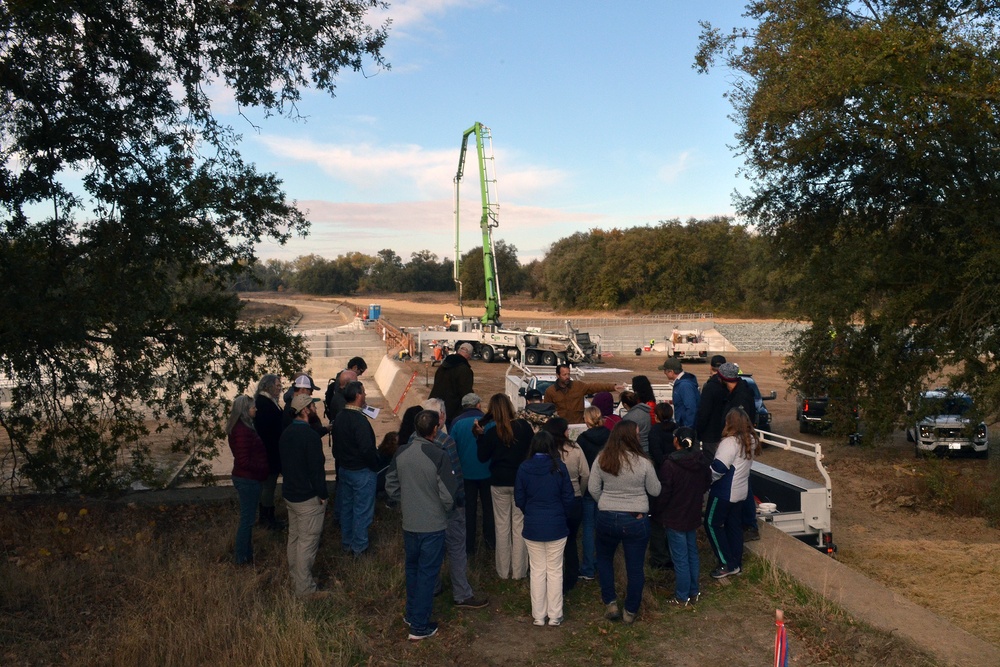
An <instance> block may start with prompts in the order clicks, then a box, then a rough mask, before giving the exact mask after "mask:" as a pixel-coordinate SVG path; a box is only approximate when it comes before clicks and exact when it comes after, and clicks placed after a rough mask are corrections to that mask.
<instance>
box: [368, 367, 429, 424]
mask: <svg viewBox="0 0 1000 667" xmlns="http://www.w3.org/2000/svg"><path fill="white" fill-rule="evenodd" d="M375 383H376V384H378V387H379V390H381V392H382V396H383V397H384V398H385V404H386V409H387V410H390V411H392V412H394V413H395V414H396V416H399V417H401V416H402V414H403V412H405V411H406V409H407V408H409V407H411V406H414V405H418V404H419V403H420V402H422V401H423V400H424V399H426V398H427V394H428V393H430V392H429V390H428V389H427V387H426V386H424V382H423V378H421V377H420V373H419V372H418V373H417V374H416V377H414V373H413V372H412V371H410V370H408V369H407V368H406V367H405V366H404V365H403V364H402V363H400V362H399V361H396V360H395V359H392V358H390V357H383V358H382V359H381V360H380V362H379V366H378V370H376V371H375ZM397 406H398V410H397Z"/></svg>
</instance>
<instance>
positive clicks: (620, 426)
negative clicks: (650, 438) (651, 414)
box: [597, 421, 647, 477]
mask: <svg viewBox="0 0 1000 667" xmlns="http://www.w3.org/2000/svg"><path fill="white" fill-rule="evenodd" d="M598 457H599V458H598V459H597V464H598V465H600V466H601V470H603V471H604V472H606V473H608V474H609V475H612V476H614V477H617V476H618V473H620V472H621V471H622V467H623V466H624V467H627V468H628V469H629V470H632V459H633V458H635V457H640V458H647V457H646V454H645V453H643V451H642V446H641V445H640V444H639V425H638V424H636V423H635V422H629V421H620V422H618V423H617V424H615V427H614V428H613V429H611V435H610V436H609V437H608V444H606V445H604V449H602V450H601V453H600V454H599V455H598Z"/></svg>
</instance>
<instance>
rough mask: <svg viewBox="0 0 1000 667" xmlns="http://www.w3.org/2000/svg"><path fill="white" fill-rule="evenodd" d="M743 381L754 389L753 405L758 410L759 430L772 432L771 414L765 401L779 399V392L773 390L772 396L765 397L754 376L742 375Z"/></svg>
mask: <svg viewBox="0 0 1000 667" xmlns="http://www.w3.org/2000/svg"><path fill="white" fill-rule="evenodd" d="M740 377H741V378H743V380H744V381H745V382H746V383H747V384H748V385H750V388H751V389H753V403H754V406H755V407H756V408H757V429H758V430H761V431H770V430H771V413H770V412H769V411H768V409H767V407H766V406H765V405H764V401H773V400H774V399H776V398H778V392H776V391H774V390H772V391H771V393H770V394H768V395H767V396H764V395H762V394H761V392H760V387H758V386H757V381H756V380H754V379H753V376H752V375H750V374H747V373H744V374H741V375H740Z"/></svg>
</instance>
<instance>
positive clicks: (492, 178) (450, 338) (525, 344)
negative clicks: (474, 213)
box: [419, 123, 600, 366]
mask: <svg viewBox="0 0 1000 667" xmlns="http://www.w3.org/2000/svg"><path fill="white" fill-rule="evenodd" d="M470 137H474V138H475V141H476V156H477V158H478V168H479V193H480V198H481V200H482V215H481V216H480V219H479V227H480V231H481V232H482V237H483V280H484V281H485V287H486V299H485V312H484V313H483V315H482V317H480V318H478V319H476V318H468V317H464V306H463V304H462V297H463V294H462V280H461V273H460V271H461V265H460V262H461V248H460V231H461V224H460V203H461V199H460V187H461V182H462V177H463V176H464V174H465V158H466V154H467V152H468V148H469V138H470ZM454 183H455V275H454V278H455V286H456V289H457V291H458V304H459V308H460V309H461V311H460V312H461V313H462V316H459V317H449V323H448V327H447V330H446V331H421V332H420V335H419V338H420V344H421V349H422V348H423V345H424V342H425V341H431V340H434V341H437V342H438V344H448V346H449V347H451V348H452V349H455V348H456V347H457V346H458V345H461V344H462V343H470V344H471V345H472V346H473V348H474V349H475V353H476V354H477V355H479V357H480V358H481V359H482V360H483V361H485V362H487V363H489V362H492V361H494V360H496V359H498V358H503V359H507V360H510V361H517V360H523V361H524V363H526V364H532V365H534V364H540V365H544V366H555V365H556V364H559V363H580V362H584V361H597V359H598V358H599V357H600V351H599V348H598V345H597V343H596V342H595V341H592V340H591V338H590V336H589V335H588V334H586V333H582V332H580V331H577V330H576V329H574V328H573V327H572V325H571V324H570V322H569V320H567V321H566V322H565V325H566V331H565V332H552V331H541V330H537V331H536V330H534V329H530V330H529V329H523V330H522V329H512V328H504V326H503V324H502V323H501V321H500V305H501V299H500V280H499V276H498V275H497V262H496V253H495V249H494V246H493V229H494V228H495V227H497V226H499V224H500V223H499V213H500V202H499V199H498V197H497V179H496V170H495V160H494V156H493V136H492V133H491V132H490V128H488V127H486V126H485V125H483V124H482V123H475V124H474V125H473V126H472V127H470V128H469V129H467V130H466V131H465V132H464V133H463V134H462V146H461V150H460V152H459V156H458V171H457V172H456V174H455V179H454Z"/></svg>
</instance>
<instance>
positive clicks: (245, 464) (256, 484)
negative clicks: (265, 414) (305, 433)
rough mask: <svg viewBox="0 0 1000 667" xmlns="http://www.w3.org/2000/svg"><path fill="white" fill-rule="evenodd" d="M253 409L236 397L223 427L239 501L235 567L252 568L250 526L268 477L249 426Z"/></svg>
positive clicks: (261, 443) (247, 401) (259, 444)
mask: <svg viewBox="0 0 1000 667" xmlns="http://www.w3.org/2000/svg"><path fill="white" fill-rule="evenodd" d="M256 413H257V408H256V407H255V406H254V400H253V399H252V398H250V397H249V396H237V397H236V400H234V401H233V410H232V412H231V413H230V414H229V421H228V422H227V424H226V434H227V435H228V436H229V449H230V450H232V452H233V488H235V489H236V495H237V496H238V497H239V501H240V523H239V526H238V527H237V529H236V564H237V565H244V564H246V565H249V564H253V539H252V538H253V524H254V519H256V517H257V503H258V502H260V494H261V490H262V489H263V482H264V480H266V479H267V477H268V475H269V474H270V467H269V466H268V463H267V451H266V450H265V449H264V441H263V440H261V439H260V436H259V435H257V431H256V429H255V428H254V425H253V418H254V415H255V414H256Z"/></svg>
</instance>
